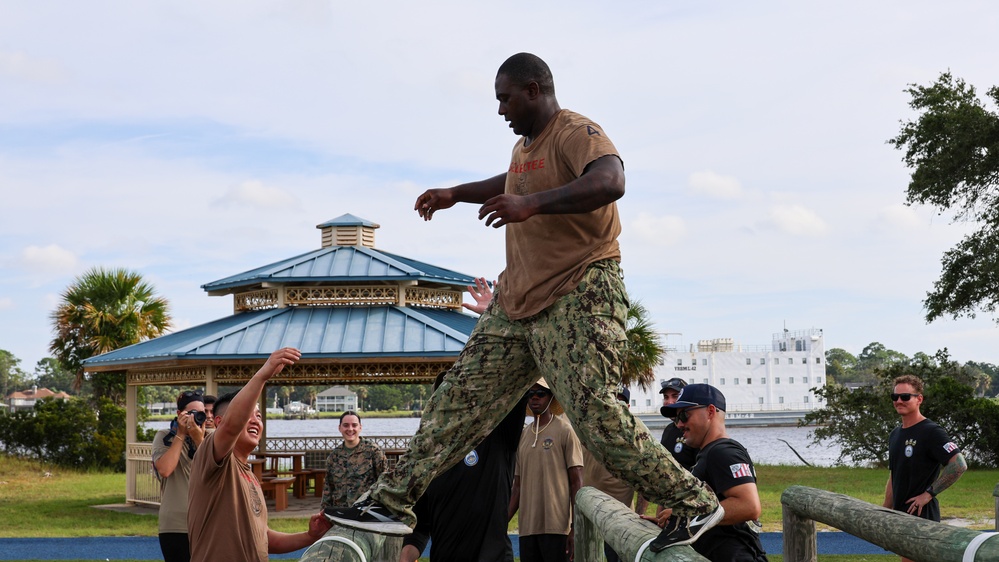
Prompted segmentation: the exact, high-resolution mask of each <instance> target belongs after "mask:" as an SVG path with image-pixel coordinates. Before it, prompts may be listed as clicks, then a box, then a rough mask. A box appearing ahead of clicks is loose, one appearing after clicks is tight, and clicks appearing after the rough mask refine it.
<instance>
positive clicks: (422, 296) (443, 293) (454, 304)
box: [404, 287, 462, 310]
mask: <svg viewBox="0 0 999 562" xmlns="http://www.w3.org/2000/svg"><path fill="white" fill-rule="evenodd" d="M461 300H462V299H461V291H451V290H448V289H429V288H426V287H406V296H405V302H404V305H406V306H410V305H413V306H428V307H434V308H450V309H454V310H461Z"/></svg>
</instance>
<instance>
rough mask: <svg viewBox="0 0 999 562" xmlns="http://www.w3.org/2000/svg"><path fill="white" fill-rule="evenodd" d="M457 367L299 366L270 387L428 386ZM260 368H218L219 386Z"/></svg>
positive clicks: (434, 363)
mask: <svg viewBox="0 0 999 562" xmlns="http://www.w3.org/2000/svg"><path fill="white" fill-rule="evenodd" d="M453 364H454V359H453V358H452V359H441V360H439V361H420V362H400V363H334V364H326V365H321V364H301V363H299V364H297V365H292V366H290V367H285V369H284V370H283V371H281V373H280V374H278V375H276V376H274V377H273V378H271V379H270V380H269V381H268V384H289V385H306V386H307V385H327V384H329V385H336V384H380V383H385V384H427V383H432V382H433V381H434V379H435V378H436V377H437V373H439V372H441V371H443V370H446V369H448V368H450V367H451V365H453ZM259 368H260V365H257V364H254V365H216V366H215V382H216V383H217V384H219V385H225V386H229V385H238V384H245V383H246V382H247V381H249V380H250V377H252V376H253V374H254V373H256V372H257V369H259Z"/></svg>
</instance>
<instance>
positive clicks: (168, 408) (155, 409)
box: [146, 402, 177, 416]
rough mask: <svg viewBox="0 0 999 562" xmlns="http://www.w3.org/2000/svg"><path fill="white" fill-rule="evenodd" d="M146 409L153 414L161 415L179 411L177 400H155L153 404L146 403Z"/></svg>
mask: <svg viewBox="0 0 999 562" xmlns="http://www.w3.org/2000/svg"><path fill="white" fill-rule="evenodd" d="M146 411H147V412H149V414H150V415H153V416H161V415H164V414H168V415H169V414H176V413H177V403H176V402H153V403H151V404H146Z"/></svg>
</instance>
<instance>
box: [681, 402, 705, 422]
mask: <svg viewBox="0 0 999 562" xmlns="http://www.w3.org/2000/svg"><path fill="white" fill-rule="evenodd" d="M701 408H707V406H692V407H690V408H684V409H682V410H680V411H678V412H677V413H676V419H677V420H679V421H681V422H683V423H687V420H689V419H690V412H693V411H694V410H700V409H701Z"/></svg>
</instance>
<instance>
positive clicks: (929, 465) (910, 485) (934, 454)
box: [888, 419, 960, 521]
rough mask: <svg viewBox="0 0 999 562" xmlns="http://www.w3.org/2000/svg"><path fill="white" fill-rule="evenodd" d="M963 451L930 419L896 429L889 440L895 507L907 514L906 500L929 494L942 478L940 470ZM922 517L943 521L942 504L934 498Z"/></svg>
mask: <svg viewBox="0 0 999 562" xmlns="http://www.w3.org/2000/svg"><path fill="white" fill-rule="evenodd" d="M959 452H960V449H959V448H958V446H957V444H956V443H954V442H953V441H951V440H950V437H949V436H948V435H947V432H946V431H944V429H943V428H942V427H940V426H939V425H937V424H936V423H934V422H932V421H930V420H928V419H924V420H923V421H921V422H919V423H917V424H915V425H913V426H912V427H906V428H903V427H901V426H899V427H896V428H895V429H893V430H892V432H891V435H890V436H889V437H888V470H889V471H890V472H891V493H892V500H893V506H892V508H893V509H896V510H898V511H907V510H908V509H909V507H908V505H906V503H905V502H906V500H908V499H910V498H914V497H916V496H918V495H919V494H922V493H923V492H925V491H926V488H929V487H930V485H931V484H933V482H934V481H935V480H936V479H937V477H939V476H940V467H942V466H943V465H945V464H947V463H948V462H950V459H951V458H953V457H954V455H956V454H958V453H959ZM920 517H922V518H923V519H929V520H930V521H940V502H938V501H937V499H936V498H933V500H932V501H930V503H928V504H926V505H925V506H924V507H923V512H922V514H920Z"/></svg>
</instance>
